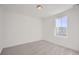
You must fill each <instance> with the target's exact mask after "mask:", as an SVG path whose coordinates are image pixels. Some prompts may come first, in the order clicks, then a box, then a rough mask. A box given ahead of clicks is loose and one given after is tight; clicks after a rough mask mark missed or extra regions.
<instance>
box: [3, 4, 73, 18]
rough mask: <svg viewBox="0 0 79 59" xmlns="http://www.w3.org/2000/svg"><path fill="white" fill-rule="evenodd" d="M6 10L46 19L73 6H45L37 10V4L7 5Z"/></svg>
mask: <svg viewBox="0 0 79 59" xmlns="http://www.w3.org/2000/svg"><path fill="white" fill-rule="evenodd" d="M3 6H4V7H5V9H6V10H9V11H14V12H18V13H21V14H25V15H28V16H32V17H36V18H45V17H48V16H51V15H55V14H57V13H60V12H63V11H65V10H68V9H69V8H72V6H73V4H43V5H42V6H43V9H42V10H38V9H36V6H37V4H12V5H11V4H7V5H3Z"/></svg>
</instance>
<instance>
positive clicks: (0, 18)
mask: <svg viewBox="0 0 79 59" xmlns="http://www.w3.org/2000/svg"><path fill="white" fill-rule="evenodd" d="M2 35H3V8H2V7H1V6H0V53H1V50H2V47H3V36H2Z"/></svg>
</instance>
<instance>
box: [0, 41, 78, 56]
mask: <svg viewBox="0 0 79 59" xmlns="http://www.w3.org/2000/svg"><path fill="white" fill-rule="evenodd" d="M78 54H79V53H78V52H76V51H74V50H71V49H68V48H65V47H62V46H59V45H56V44H53V43H51V42H48V41H45V40H40V41H36V42H31V43H26V44H22V45H17V46H13V47H8V48H4V49H3V50H2V53H1V55H78Z"/></svg>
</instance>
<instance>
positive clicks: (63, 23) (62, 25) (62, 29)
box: [56, 16, 68, 36]
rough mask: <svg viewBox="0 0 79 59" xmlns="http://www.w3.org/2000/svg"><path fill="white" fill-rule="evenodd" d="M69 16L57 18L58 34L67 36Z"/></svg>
mask: <svg viewBox="0 0 79 59" xmlns="http://www.w3.org/2000/svg"><path fill="white" fill-rule="evenodd" d="M67 25H68V17H67V16H63V17H60V18H58V19H56V35H59V36H66V34H67Z"/></svg>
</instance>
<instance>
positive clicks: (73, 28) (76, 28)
mask: <svg viewBox="0 0 79 59" xmlns="http://www.w3.org/2000/svg"><path fill="white" fill-rule="evenodd" d="M64 15H67V16H68V18H69V19H68V23H69V24H68V38H63V37H57V36H55V35H54V33H55V18H57V17H60V16H64ZM43 39H44V40H47V41H50V42H53V43H55V44H59V45H62V46H64V47H67V48H71V49H74V50H76V51H79V7H73V8H72V9H70V10H67V11H65V12H62V13H60V14H57V15H54V16H51V17H48V18H45V19H43Z"/></svg>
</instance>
